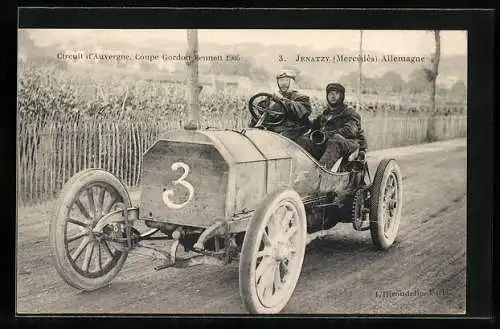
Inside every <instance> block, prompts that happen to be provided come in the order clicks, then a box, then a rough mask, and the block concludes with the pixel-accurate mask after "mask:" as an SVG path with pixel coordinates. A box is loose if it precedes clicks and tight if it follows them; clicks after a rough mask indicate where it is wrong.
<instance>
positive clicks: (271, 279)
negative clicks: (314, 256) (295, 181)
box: [239, 189, 307, 314]
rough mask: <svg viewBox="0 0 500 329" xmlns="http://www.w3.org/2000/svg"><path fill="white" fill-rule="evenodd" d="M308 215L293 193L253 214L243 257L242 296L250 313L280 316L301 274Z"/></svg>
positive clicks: (272, 198)
mask: <svg viewBox="0 0 500 329" xmlns="http://www.w3.org/2000/svg"><path fill="white" fill-rule="evenodd" d="M306 225H307V222H306V212H305V209H304V205H303V203H302V200H301V198H300V196H299V195H298V194H297V192H295V191H294V190H291V189H281V190H278V191H276V192H275V193H272V194H271V195H269V196H268V197H267V198H266V199H265V200H264V201H263V202H262V203H261V205H260V206H259V208H258V209H257V210H256V212H255V213H254V215H253V217H252V219H251V221H250V225H249V227H248V230H247V232H246V234H245V239H244V241H243V245H242V249H241V257H240V266H239V284H240V296H241V298H242V300H243V303H244V305H245V308H246V309H247V311H248V312H249V313H257V314H259V313H264V314H265V313H279V312H280V311H281V310H282V309H283V308H284V307H285V305H286V304H287V303H288V301H289V300H290V298H291V296H292V294H293V292H294V290H295V286H296V284H297V281H298V279H299V276H300V272H301V270H302V262H303V260H304V253H305V246H306V237H307V227H306Z"/></svg>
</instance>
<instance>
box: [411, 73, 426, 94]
mask: <svg viewBox="0 0 500 329" xmlns="http://www.w3.org/2000/svg"><path fill="white" fill-rule="evenodd" d="M426 72H427V71H426V69H425V68H421V67H417V68H415V69H414V70H413V71H412V72H411V73H410V75H409V76H408V91H409V92H410V93H414V94H421V93H423V92H425V91H426V90H428V89H429V86H430V84H429V80H428V78H427V76H428V75H427V73H426Z"/></svg>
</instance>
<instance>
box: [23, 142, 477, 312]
mask: <svg viewBox="0 0 500 329" xmlns="http://www.w3.org/2000/svg"><path fill="white" fill-rule="evenodd" d="M381 156H386V155H385V154H382V155H381ZM396 158H397V160H398V162H399V163H400V165H401V168H402V171H403V176H404V178H403V182H404V184H403V188H404V208H403V217H402V222H401V226H400V233H399V237H398V239H397V240H396V242H395V244H394V245H393V247H392V248H391V249H390V250H388V251H385V252H383V251H377V250H376V249H375V248H374V247H373V245H372V242H371V239H370V233H369V231H366V232H356V231H354V230H353V229H352V226H351V225H350V224H338V225H337V226H336V227H335V229H334V230H333V233H332V235H330V236H328V237H326V238H323V239H321V240H317V241H314V242H312V243H311V244H310V245H309V246H308V247H307V250H306V256H305V260H304V265H303V269H302V274H301V277H300V279H299V282H298V284H297V288H296V290H295V293H294V295H293V297H292V299H291V300H290V302H289V303H288V305H287V307H286V308H285V309H284V311H283V313H309V314H311V313H329V314H332V313H336V314H339V313H340V314H347V313H349V314H381V313H384V314H398V313H399V314H401V313H405V314H408V313H410V314H419V313H420V314H422V313H425V314H429V313H430V314H463V313H465V289H466V287H465V282H466V278H465V272H466V271H465V269H466V177H467V168H466V166H467V164H466V149H465V148H464V146H463V145H462V144H457V145H452V146H447V147H446V148H445V149H440V150H437V151H436V150H435V149H431V148H430V147H429V148H428V149H427V150H425V149H424V151H422V152H407V154H404V155H403V156H402V157H396ZM373 160H374V161H371V163H370V167H371V169H372V170H373V169H374V168H375V166H376V163H377V161H378V158H377V156H375V157H374V158H373ZM375 160H376V161H375ZM372 172H374V171H372ZM51 211H52V209H51V205H50V204H47V205H43V206H37V207H30V208H21V209H20V210H19V212H18V241H17V252H18V254H17V290H16V294H17V296H16V297H17V312H18V313H162V314H172V313H244V312H245V310H244V308H243V306H242V303H241V301H240V297H239V292H238V267H237V266H238V264H237V263H236V264H232V265H229V266H226V267H209V266H198V267H192V268H188V269H175V268H170V269H165V270H162V271H159V272H156V271H154V269H153V265H154V264H153V263H152V262H151V259H149V258H148V257H145V256H141V255H138V254H134V253H131V254H130V255H129V258H128V260H127V263H126V264H125V266H124V268H123V269H122V271H121V272H120V274H119V275H118V276H117V277H116V278H115V279H114V280H113V281H112V283H111V285H110V286H108V287H106V288H103V289H101V290H99V291H95V292H91V293H84V292H79V291H77V290H75V289H73V288H71V287H70V286H68V285H67V284H66V283H65V282H64V281H63V280H62V279H61V278H60V277H59V275H58V274H57V272H56V270H55V268H54V267H53V265H52V260H51V257H50V248H49V244H48V227H49V221H50V217H51ZM160 245H162V243H157V246H160Z"/></svg>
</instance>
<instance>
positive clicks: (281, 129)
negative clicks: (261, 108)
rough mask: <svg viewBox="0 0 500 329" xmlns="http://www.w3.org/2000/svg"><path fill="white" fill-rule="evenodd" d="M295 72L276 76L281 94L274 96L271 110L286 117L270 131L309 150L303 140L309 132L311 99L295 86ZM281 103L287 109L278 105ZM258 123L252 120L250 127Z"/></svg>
mask: <svg viewBox="0 0 500 329" xmlns="http://www.w3.org/2000/svg"><path fill="white" fill-rule="evenodd" d="M295 77H296V75H295V72H293V71H292V70H282V71H280V72H278V74H277V75H276V82H277V84H278V88H279V94H274V95H273V96H272V100H273V101H274V103H273V104H271V107H270V109H271V110H274V111H276V112H284V113H285V115H286V117H285V120H284V121H283V123H282V124H281V125H279V126H276V127H270V129H269V130H271V131H273V132H276V133H279V134H281V135H283V136H285V137H288V138H290V139H291V140H293V141H295V142H296V143H298V144H299V145H301V146H302V147H305V148H306V150H307V146H308V145H306V144H308V139H307V138H301V137H302V136H303V135H304V133H305V132H307V131H308V130H309V124H310V121H309V115H310V114H311V111H312V110H311V103H310V101H309V97H308V96H306V95H303V94H300V93H299V92H298V91H297V90H296V88H295V86H294V84H295ZM278 101H281V102H282V103H283V104H284V105H285V107H286V108H285V109H283V108H282V105H281V104H280V103H278ZM256 123H257V121H256V120H255V119H254V118H252V119H251V120H250V124H249V126H250V127H254V126H255V124H256Z"/></svg>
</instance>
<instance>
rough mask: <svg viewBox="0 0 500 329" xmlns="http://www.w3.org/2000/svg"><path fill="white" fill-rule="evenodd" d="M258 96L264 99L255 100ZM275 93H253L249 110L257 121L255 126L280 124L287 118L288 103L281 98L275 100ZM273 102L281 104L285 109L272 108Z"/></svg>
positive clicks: (263, 126) (262, 126)
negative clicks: (276, 109)
mask: <svg viewBox="0 0 500 329" xmlns="http://www.w3.org/2000/svg"><path fill="white" fill-rule="evenodd" d="M258 98H263V99H262V100H260V101H258V102H257V103H256V102H255V101H256V100H257V99H258ZM272 98H273V95H271V94H269V93H258V94H255V95H253V96H252V97H251V98H250V100H249V101H248V110H249V111H250V114H251V115H252V117H253V118H254V119H255V120H256V121H257V124H256V125H255V126H254V127H255V128H265V126H268V127H275V126H279V125H280V124H282V123H283V121H285V119H286V105H285V103H283V102H282V101H280V100H276V101H275V100H273V99H272ZM271 102H275V103H278V104H280V105H281V108H282V109H283V111H275V110H272V109H271Z"/></svg>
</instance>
